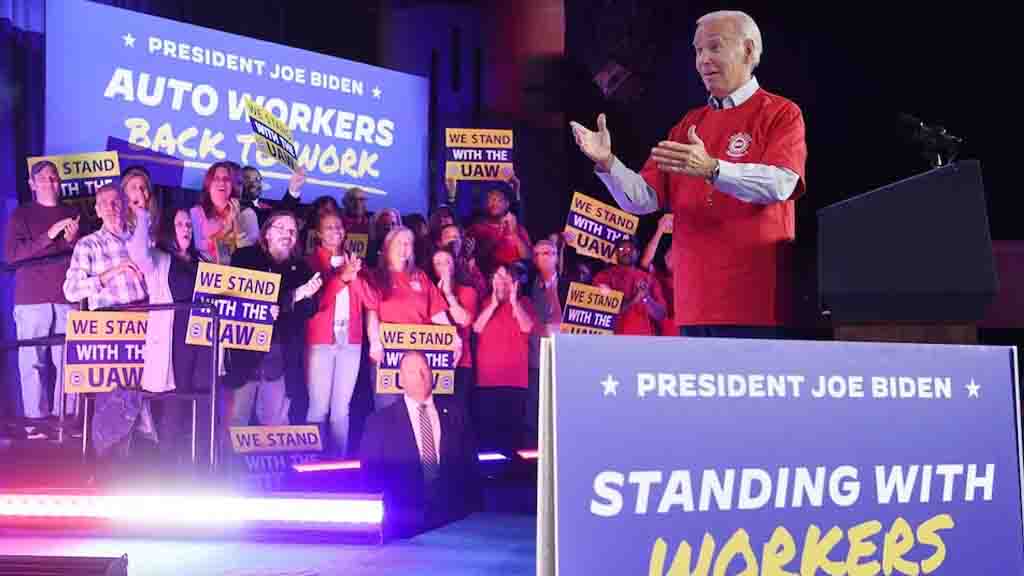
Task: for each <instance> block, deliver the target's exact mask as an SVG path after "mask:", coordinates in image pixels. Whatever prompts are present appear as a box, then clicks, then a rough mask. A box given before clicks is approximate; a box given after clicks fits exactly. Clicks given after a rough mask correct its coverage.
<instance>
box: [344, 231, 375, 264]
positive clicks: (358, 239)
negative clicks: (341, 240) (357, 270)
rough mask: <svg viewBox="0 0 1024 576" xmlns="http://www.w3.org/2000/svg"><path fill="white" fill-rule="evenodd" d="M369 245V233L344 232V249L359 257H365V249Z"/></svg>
mask: <svg viewBox="0 0 1024 576" xmlns="http://www.w3.org/2000/svg"><path fill="white" fill-rule="evenodd" d="M369 245H370V236H369V234H353V233H351V232H349V233H346V234H345V251H346V252H348V253H349V254H352V255H354V256H359V257H360V258H366V250H367V247H368V246H369Z"/></svg>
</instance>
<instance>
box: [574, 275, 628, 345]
mask: <svg viewBox="0 0 1024 576" xmlns="http://www.w3.org/2000/svg"><path fill="white" fill-rule="evenodd" d="M621 308H622V292H619V291H618V290H601V289H600V288H595V287H594V286H590V285H589V284H580V283H579V282H571V283H569V294H568V297H567V298H566V299H565V307H564V309H563V310H562V325H561V328H560V331H561V332H564V333H566V334H613V333H614V332H615V319H616V318H617V317H618V315H619V310H620V309H621Z"/></svg>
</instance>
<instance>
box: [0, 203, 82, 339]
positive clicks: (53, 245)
mask: <svg viewBox="0 0 1024 576" xmlns="http://www.w3.org/2000/svg"><path fill="white" fill-rule="evenodd" d="M77 215H78V210H76V209H74V208H72V207H70V206H65V205H63V204H58V205H57V206H43V205H42V204H39V203H37V202H30V203H28V204H23V205H21V206H18V207H17V208H15V209H14V212H13V213H12V214H11V217H10V219H9V220H8V221H7V244H6V245H5V246H4V251H5V254H4V256H5V259H6V260H7V263H8V264H17V263H19V262H21V261H23V260H30V259H32V258H42V257H44V256H53V255H55V254H61V253H63V254H65V257H64V258H54V259H52V260H47V261H45V262H43V261H40V262H38V263H35V264H29V265H25V266H22V267H20V268H18V269H17V271H16V272H15V273H14V303H15V304H48V303H58V304H67V303H68V301H67V299H66V298H64V291H63V289H62V287H63V286H64V276H65V274H67V271H68V264H70V263H71V250H72V249H73V248H74V243H68V242H65V241H64V236H63V235H61V236H58V237H57V239H56V240H51V239H50V237H49V236H47V232H48V231H49V230H50V226H53V225H54V223H56V222H57V221H59V220H63V219H64V218H71V217H74V216H77ZM82 224H84V222H83V223H82ZM85 234H86V230H83V229H79V232H78V237H79V238H81V237H82V236H85ZM60 329H61V330H63V329H64V328H63V327H61V328H60Z"/></svg>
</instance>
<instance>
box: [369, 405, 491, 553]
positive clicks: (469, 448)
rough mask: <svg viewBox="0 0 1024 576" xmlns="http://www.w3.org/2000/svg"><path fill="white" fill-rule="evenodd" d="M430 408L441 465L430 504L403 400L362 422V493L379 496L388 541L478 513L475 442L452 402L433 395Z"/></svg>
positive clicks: (479, 499) (468, 426)
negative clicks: (436, 421) (437, 432)
mask: <svg viewBox="0 0 1024 576" xmlns="http://www.w3.org/2000/svg"><path fill="white" fill-rule="evenodd" d="M434 405H435V406H436V408H437V415H438V419H439V420H440V421H441V447H440V455H441V456H440V457H441V466H440V477H439V478H438V480H437V482H439V483H440V485H439V486H438V489H437V494H438V496H437V498H436V499H435V500H434V502H433V503H432V504H431V505H428V504H427V498H426V486H425V483H424V481H423V469H422V467H421V465H420V455H419V450H418V449H417V447H416V436H415V433H414V432H413V429H412V427H413V423H412V421H411V420H410V418H409V411H408V408H406V405H405V400H404V399H399V401H398V402H395V403H394V404H392V405H390V406H388V407H386V408H383V409H381V410H379V411H377V412H374V413H373V414H371V415H370V417H369V418H368V419H367V420H366V427H365V430H364V432H363V437H362V441H361V442H360V462H361V474H362V478H363V489H364V490H366V491H368V492H374V493H380V494H383V496H384V510H385V515H386V518H385V526H384V530H385V534H386V535H387V536H390V537H399V538H402V537H408V536H412V535H414V534H416V533H418V532H421V531H423V530H428V529H431V528H435V527H437V526H440V525H442V524H444V523H446V522H450V521H453V520H457V519H459V518H462V517H464V516H466V515H468V514H470V513H471V512H474V511H476V510H478V509H479V508H480V505H481V495H480V482H479V470H478V463H477V455H476V441H475V439H474V435H473V432H472V429H471V426H470V424H469V420H468V418H467V416H466V413H465V411H464V410H463V409H462V407H461V405H460V404H458V403H457V402H455V401H452V399H450V398H440V397H438V396H434Z"/></svg>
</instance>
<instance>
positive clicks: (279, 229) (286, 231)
mask: <svg viewBox="0 0 1024 576" xmlns="http://www.w3.org/2000/svg"><path fill="white" fill-rule="evenodd" d="M271 228H272V229H274V230H277V232H278V234H287V235H288V236H298V234H299V231H298V230H296V229H295V228H285V227H284V226H271Z"/></svg>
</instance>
